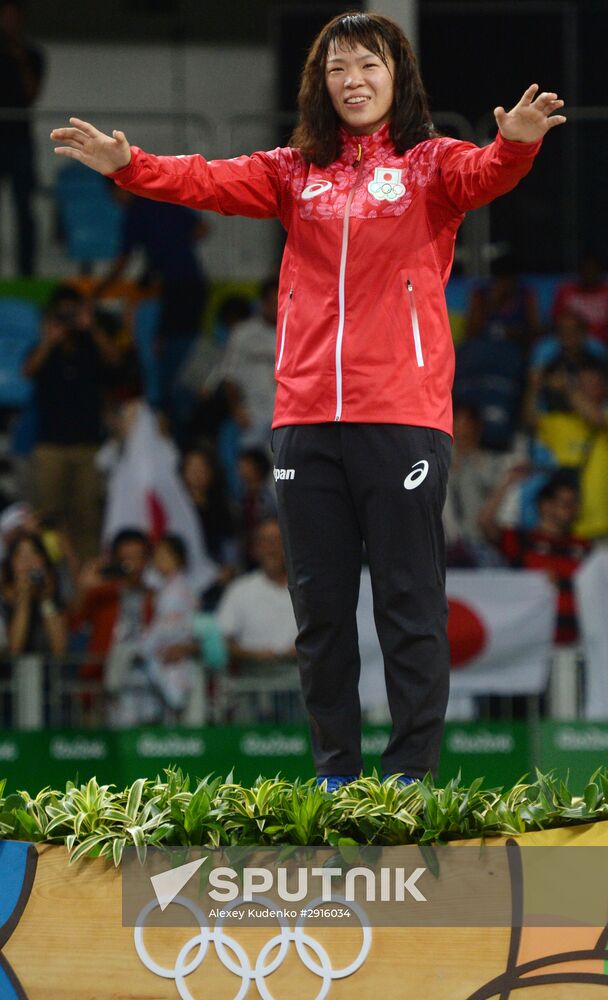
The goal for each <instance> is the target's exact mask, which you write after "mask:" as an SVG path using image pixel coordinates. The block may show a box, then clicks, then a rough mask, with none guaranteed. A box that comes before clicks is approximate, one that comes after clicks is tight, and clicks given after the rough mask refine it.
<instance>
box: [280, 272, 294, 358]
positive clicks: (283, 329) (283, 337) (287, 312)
mask: <svg viewBox="0 0 608 1000" xmlns="http://www.w3.org/2000/svg"><path fill="white" fill-rule="evenodd" d="M292 298H293V285H292V286H291V288H290V289H289V298H288V299H287V306H286V309H285V315H284V316H283V327H282V329H281V349H280V351H279V360H278V361H277V368H276V370H277V371H280V368H281V361H282V360H283V351H284V350H285V331H286V329H287V317H288V316H289V307H290V306H291V300H292Z"/></svg>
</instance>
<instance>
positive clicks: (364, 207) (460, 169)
mask: <svg viewBox="0 0 608 1000" xmlns="http://www.w3.org/2000/svg"><path fill="white" fill-rule="evenodd" d="M341 137H342V152H341V154H340V157H339V158H338V159H337V160H336V161H335V162H334V163H332V164H330V166H329V167H326V168H319V167H316V166H314V164H313V165H311V164H308V163H306V162H305V161H304V160H303V158H302V156H301V154H300V153H299V151H298V150H296V149H291V148H279V149H274V150H272V151H271V152H260V153H254V154H253V155H252V156H239V157H236V158H235V159H230V160H210V161H207V160H205V159H204V158H203V157H202V156H198V155H195V156H152V155H150V154H149V153H144V152H143V151H142V150H141V149H138V148H137V147H136V146H133V147H131V154H132V158H131V162H130V163H129V165H128V166H126V167H124V168H123V169H122V170H119V171H116V172H115V173H113V174H111V175H110V176H111V177H112V178H113V179H114V180H115V181H116V183H117V184H119V185H120V186H121V187H124V188H126V189H127V190H128V191H132V192H133V193H134V194H139V195H143V196H144V197H146V198H153V199H156V200H158V201H171V202H175V203H177V204H181V205H189V206H190V207H192V208H198V209H205V210H207V211H213V212H219V213H221V214H222V215H245V216H251V217H253V218H273V217H278V218H279V219H280V220H281V222H282V224H283V226H284V227H285V229H286V230H287V242H286V246H285V252H284V255H283V263H282V265H281V276H280V288H279V316H278V323H277V350H276V378H277V395H276V401H275V410H274V420H273V426H274V427H279V426H281V425H283V424H308V423H320V422H326V421H330V420H331V421H333V420H347V421H361V422H366V423H395V424H417V425H419V426H425V427H435V428H438V429H439V430H442V431H446V432H447V433H448V434H451V431H452V410H451V389H452V381H453V376H454V349H453V344H452V337H451V332H450V326H449V323H448V314H447V308H446V303H445V295H444V286H445V284H446V283H447V280H448V277H449V274H450V268H451V265H452V259H453V255H454V240H455V237H456V232H457V230H458V227H459V225H460V223H461V222H462V220H463V218H464V213H465V212H466V211H467V210H468V209H470V208H476V207H478V206H480V205H485V204H486V203H487V202H489V201H491V200H492V199H493V198H495V197H497V195H500V194H504V193H505V192H507V191H510V190H511V189H512V188H514V187H515V185H516V184H517V182H518V181H519V180H520V179H521V178H522V177H524V176H525V174H526V173H527V172H528V171H529V170H530V167H531V166H532V162H533V159H534V157H535V155H536V153H537V152H538V150H539V148H540V145H541V143H540V141H539V142H535V143H522V142H509V141H507V140H505V139H503V138H502V136H501V135H500V134H498V135H497V137H496V139H495V141H494V142H493V143H491V144H490V145H489V146H486V147H484V148H481V149H480V148H478V147H477V146H474V145H473V144H471V143H467V142H460V141H458V140H456V139H449V138H443V139H428V140H426V141H425V142H421V143H419V144H418V145H417V146H414V148H413V149H410V150H407V151H406V152H405V153H403V154H401V155H400V154H398V153H397V152H396V151H395V148H394V146H393V145H392V143H391V140H390V135H389V128H388V125H383V126H381V128H379V129H378V131H377V132H375V133H374V134H373V135H364V136H353V135H351V134H350V133H348V132H346V131H345V130H342V131H341Z"/></svg>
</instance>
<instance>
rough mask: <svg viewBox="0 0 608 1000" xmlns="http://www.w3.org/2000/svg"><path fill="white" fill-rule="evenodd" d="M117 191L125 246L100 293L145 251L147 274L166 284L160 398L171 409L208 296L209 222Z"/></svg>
mask: <svg viewBox="0 0 608 1000" xmlns="http://www.w3.org/2000/svg"><path fill="white" fill-rule="evenodd" d="M112 190H113V193H114V195H115V197H116V198H118V199H120V201H122V202H123V203H124V204H125V213H124V222H123V234H122V246H121V250H120V254H119V256H118V257H117V259H116V260H115V261H114V263H113V265H112V267H111V269H110V271H109V272H108V274H107V275H106V276H105V278H103V279H102V280H101V282H100V284H99V285H98V287H97V294H98V295H99V294H101V293H102V292H105V291H106V290H107V288H108V287H109V286H110V285H111V284H112V283H113V282H115V281H116V280H117V279H118V278H119V277H120V276H121V275H122V273H123V272H124V270H125V269H126V267H127V264H128V263H129V260H130V258H131V256H132V254H133V252H134V251H135V250H138V249H139V250H143V252H144V254H145V256H146V264H147V274H146V278H147V280H149V279H157V280H159V281H160V286H161V309H160V320H159V327H158V333H157V350H158V363H159V373H160V382H161V387H160V388H161V402H162V406H163V408H164V410H165V411H166V412H167V413H172V411H173V405H172V404H173V398H172V393H173V388H174V382H175V379H176V375H177V372H178V370H179V368H180V367H181V365H182V364H183V362H184V361H185V359H186V357H187V356H188V353H189V352H190V351H191V349H192V345H193V343H194V342H195V339H196V337H197V336H198V335H199V333H200V330H201V323H202V316H203V311H204V308H205V304H206V300H207V278H206V276H205V273H204V271H203V268H202V265H201V262H200V258H199V256H198V253H197V244H198V242H199V240H201V239H203V237H205V236H206V235H207V232H208V226H207V223H206V222H205V221H204V220H203V219H202V217H201V214H200V213H199V212H195V211H193V210H192V209H189V208H185V207H184V206H183V205H170V204H166V203H161V202H158V201H150V199H149V198H138V197H135V196H134V195H131V194H129V193H128V192H127V191H122V190H120V189H119V188H117V187H115V185H114V184H112Z"/></svg>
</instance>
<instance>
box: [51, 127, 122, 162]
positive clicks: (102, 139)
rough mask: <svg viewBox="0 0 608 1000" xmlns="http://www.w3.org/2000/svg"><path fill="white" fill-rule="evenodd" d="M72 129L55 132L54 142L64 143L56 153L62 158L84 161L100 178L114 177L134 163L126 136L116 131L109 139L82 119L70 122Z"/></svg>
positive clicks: (53, 135) (108, 136) (55, 129)
mask: <svg viewBox="0 0 608 1000" xmlns="http://www.w3.org/2000/svg"><path fill="white" fill-rule="evenodd" d="M70 125H71V126H72V127H71V128H54V129H53V131H52V132H51V139H53V140H54V141H55V142H61V143H63V145H62V146H57V147H56V149H55V152H56V153H57V154H58V155H59V156H68V157H70V158H71V159H72V160H80V162H81V163H84V164H85V165H86V166H87V167H91V169H92V170H97V171H98V173H100V174H111V173H113V172H114V171H115V170H120V169H121V167H126V166H127V165H128V164H129V163H130V162H131V147H130V146H129V143H128V142H127V139H126V137H125V134H124V132H117V131H116V130H114V132H112V135H111V136H110V135H106V134H105V133H104V132H100V131H99V129H97V128H95V126H94V125H91V124H90V123H89V122H83V121H81V120H80V118H70Z"/></svg>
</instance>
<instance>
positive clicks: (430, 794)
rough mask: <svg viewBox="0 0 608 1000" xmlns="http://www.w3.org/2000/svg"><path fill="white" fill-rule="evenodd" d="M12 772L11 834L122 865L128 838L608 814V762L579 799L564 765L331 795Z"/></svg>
mask: <svg viewBox="0 0 608 1000" xmlns="http://www.w3.org/2000/svg"><path fill="white" fill-rule="evenodd" d="M5 789H6V781H5V780H0V839H5V840H29V841H33V842H44V843H51V844H53V843H54V844H64V845H65V846H66V847H67V848H68V850H69V852H70V862H71V863H72V862H75V861H78V860H80V859H81V858H85V857H88V858H95V857H101V858H106V859H108V860H109V861H110V862H112V863H113V864H114V865H119V864H120V862H121V859H122V855H123V852H124V850H125V847H127V846H134V847H135V848H136V850H137V853H138V855H139V857H140V858H144V857H145V853H146V849H147V847H148V846H149V845H154V846H161V845H162V846H166V847H175V846H182V847H188V846H191V845H192V846H205V847H221V846H237V845H238V846H243V847H247V846H252V845H259V846H261V847H264V846H266V847H276V846H283V847H284V850H285V852H286V853H289V851H293V850H297V849H299V848H302V847H305V846H311V847H313V846H320V845H327V846H331V847H334V848H336V849H337V850H338V851H340V852H346V853H348V851H349V850H352V849H354V848H356V847H358V846H361V845H373V846H376V847H385V846H395V845H399V844H419V845H420V847H421V849H422V850H423V851H427V849H429V848H430V845H432V844H445V843H447V842H448V841H450V840H454V839H459V840H464V839H469V838H473V837H476V838H482V839H485V838H488V837H493V836H498V835H508V836H518V835H519V834H521V833H524V832H526V831H527V830H544V829H550V828H551V827H556V826H568V825H573V824H580V823H590V822H596V821H598V820H603V819H608V769H605V768H599V769H598V770H597V771H595V772H594V774H593V775H592V776H591V778H590V779H589V781H588V783H587V785H586V787H585V790H584V793H583V795H582V796H580V797H575V796H574V795H573V794H572V792H571V791H570V789H569V788H568V785H567V783H566V782H564V781H562V780H561V779H559V778H557V777H556V776H555V775H554V774H553V773H549V774H542V773H541V772H540V771H536V775H535V780H533V781H529V782H526V781H525V780H524V778H522V779H520V781H518V782H517V783H516V784H515V785H514V786H513V788H510V789H506V790H505V789H502V788H484V787H483V779H481V778H478V779H476V780H475V781H473V782H472V783H471V784H470V785H468V786H465V785H463V784H462V782H461V779H460V775H457V776H456V777H455V778H453V779H452V780H451V781H449V782H448V784H447V785H446V786H445V787H444V788H438V787H437V786H436V785H435V784H434V782H433V779H432V778H431V776H430V775H427V776H426V777H425V778H424V779H423V780H422V781H417V782H415V783H414V784H412V785H402V784H400V782H399V781H397V780H396V779H391V780H389V781H385V782H382V781H380V780H379V778H378V776H377V775H376V774H374V775H373V776H372V777H366V778H359V779H358V780H357V781H353V782H352V783H351V784H349V785H345V786H344V787H343V788H341V789H339V790H338V791H337V792H334V793H333V794H330V793H328V792H326V791H325V790H324V789H323V788H318V787H317V785H316V782H315V781H314V779H311V780H309V781H299V780H296V781H293V782H291V781H287V780H286V779H284V778H282V777H281V775H276V776H275V777H274V778H264V777H259V778H258V779H257V781H255V782H254V784H253V785H252V786H251V787H245V786H243V785H240V784H238V783H237V782H236V781H235V780H234V777H233V774H232V773H230V774H229V775H228V776H227V778H225V779H224V778H221V777H218V776H213V775H207V776H206V777H204V778H201V779H198V780H197V781H196V783H195V784H194V785H193V783H192V782H191V779H190V777H189V776H188V775H187V774H184V773H183V772H182V771H181V770H180V769H179V768H173V767H170V768H167V769H166V770H165V771H164V777H161V776H160V775H157V776H156V778H138V779H137V781H135V782H134V783H133V784H132V785H130V786H128V787H127V788H124V789H117V788H116V787H115V786H114V785H100V784H99V783H98V781H97V779H96V778H91V779H90V780H89V781H88V782H86V783H85V784H76V783H75V782H73V781H68V782H67V784H66V787H65V790H64V791H62V792H60V791H55V790H53V789H51V788H43V789H42V790H41V791H40V792H38V794H37V795H36V796H35V797H34V798H32V796H31V795H30V794H29V793H28V792H26V791H18V792H14V793H12V794H10V795H6V796H5V794H4V793H5Z"/></svg>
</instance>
